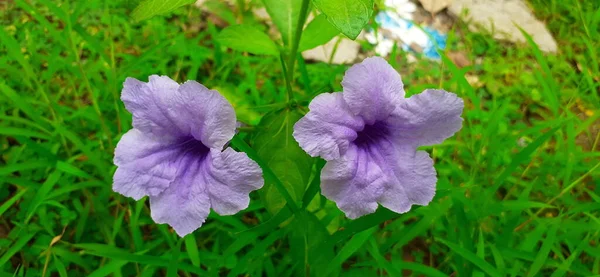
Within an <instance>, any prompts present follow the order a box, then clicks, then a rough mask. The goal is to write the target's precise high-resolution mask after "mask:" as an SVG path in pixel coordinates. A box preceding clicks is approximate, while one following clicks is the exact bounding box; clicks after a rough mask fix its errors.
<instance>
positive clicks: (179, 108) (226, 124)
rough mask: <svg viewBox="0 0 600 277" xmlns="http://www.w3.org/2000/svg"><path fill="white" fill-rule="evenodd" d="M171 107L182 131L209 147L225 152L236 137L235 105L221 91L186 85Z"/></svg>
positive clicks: (170, 100) (193, 82)
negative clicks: (223, 149)
mask: <svg viewBox="0 0 600 277" xmlns="http://www.w3.org/2000/svg"><path fill="white" fill-rule="evenodd" d="M167 104H168V106H169V111H170V114H171V115H172V116H173V118H174V120H175V122H176V123H177V125H178V126H179V128H180V129H182V130H184V132H186V133H188V134H191V135H192V136H194V138H196V139H197V140H200V141H202V143H203V144H204V145H206V146H207V147H209V148H219V149H222V148H223V146H225V144H226V143H227V142H228V141H229V140H231V138H233V135H234V134H235V128H236V117H235V111H234V109H233V106H231V104H230V103H229V102H228V101H227V99H225V97H223V96H222V95H221V94H219V92H217V91H216V90H209V89H208V88H206V87H205V86H203V85H202V84H200V83H198V82H196V81H187V82H185V83H184V84H182V85H181V86H180V87H179V91H178V93H177V94H175V95H173V96H172V97H169V98H168V99H167Z"/></svg>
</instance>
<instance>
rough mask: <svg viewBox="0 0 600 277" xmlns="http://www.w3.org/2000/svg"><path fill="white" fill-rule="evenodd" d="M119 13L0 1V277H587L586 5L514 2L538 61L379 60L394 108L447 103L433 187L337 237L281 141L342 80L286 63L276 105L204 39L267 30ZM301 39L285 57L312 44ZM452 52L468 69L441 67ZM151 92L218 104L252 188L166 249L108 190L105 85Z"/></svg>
mask: <svg viewBox="0 0 600 277" xmlns="http://www.w3.org/2000/svg"><path fill="white" fill-rule="evenodd" d="M361 1H362V0H361ZM138 2H139V1H104V0H89V1H64V0H59V1H50V0H31V1H29V0H15V1H10V0H9V1H1V2H0V14H1V18H0V20H1V21H0V23H1V24H0V275H1V276H61V277H62V276H164V275H166V276H308V275H311V276H337V275H344V276H401V275H415V276H449V275H452V276H592V275H599V274H600V246H599V243H600V242H599V239H598V237H599V232H600V218H599V217H600V188H599V187H600V186H599V185H600V178H599V176H600V170H599V167H600V152H599V149H600V145H599V144H600V142H599V141H600V133H599V131H598V130H599V129H600V119H599V118H600V96H599V94H600V84H599V83H600V55H599V53H598V49H600V33H599V32H600V30H599V28H600V2H598V1H584V0H581V1H576V0H568V1H559V0H531V1H529V4H530V5H531V6H532V7H533V9H534V10H535V13H536V15H537V16H538V18H540V19H542V20H544V21H545V22H546V23H547V25H548V27H549V28H550V30H551V32H552V33H553V34H554V36H555V37H556V38H557V40H558V43H559V47H560V52H559V53H558V54H551V55H545V54H543V53H541V52H540V51H539V50H538V49H537V47H536V46H535V45H533V44H532V43H529V44H522V45H510V44H505V43H501V42H497V41H495V40H493V39H491V36H490V34H487V33H482V32H471V31H468V28H467V27H466V26H465V25H463V24H461V23H459V24H457V25H456V26H455V28H454V29H453V30H452V31H451V32H450V34H449V43H448V45H449V47H448V48H449V49H448V50H447V52H446V53H444V57H443V61H442V63H441V64H440V63H436V62H431V61H427V60H419V61H417V62H416V63H412V64H409V63H408V62H407V58H406V56H405V54H404V53H402V52H401V51H399V50H397V51H394V52H393V53H392V55H391V57H389V61H390V63H391V64H392V65H393V66H394V67H395V68H396V69H398V70H399V71H400V73H401V74H402V76H403V80H404V82H405V86H406V88H407V91H408V94H409V95H411V94H414V93H419V92H421V91H422V90H423V89H425V88H431V87H440V88H445V89H447V90H449V91H453V92H455V93H457V94H458V95H460V96H461V97H462V98H463V99H465V102H466V107H465V112H464V118H465V123H464V127H463V129H462V130H461V131H460V132H459V133H458V134H457V135H455V136H454V137H453V138H452V139H449V140H448V141H446V142H445V143H444V144H442V145H438V146H435V147H429V148H425V149H426V150H427V151H429V152H430V153H432V156H433V157H434V159H435V164H436V169H437V172H438V176H439V181H438V190H437V194H436V197H435V199H434V200H433V202H432V203H431V204H430V205H429V206H426V207H418V208H414V209H413V210H412V211H410V212H408V213H406V214H402V215H398V214H394V213H392V212H390V211H388V210H385V209H383V208H381V207H380V209H379V210H378V211H377V212H376V213H375V214H372V215H369V216H365V217H362V218H360V219H357V220H353V221H350V220H348V219H345V218H344V216H343V214H342V213H341V212H340V211H339V210H338V209H337V208H336V207H335V204H334V203H332V202H330V201H327V200H326V199H325V198H323V197H321V196H320V194H319V193H318V190H319V184H318V172H319V169H320V168H321V167H322V166H323V162H322V161H320V160H316V159H310V158H308V157H306V156H303V153H302V152H299V151H297V150H298V149H297V148H296V146H295V145H293V144H289V143H292V142H293V141H288V140H286V137H287V138H288V139H289V130H288V129H287V127H289V124H291V123H293V122H294V121H295V119H294V118H297V114H298V113H300V114H301V113H303V112H306V104H307V103H308V101H309V100H310V99H312V97H314V96H315V95H317V94H318V93H320V92H326V91H339V90H340V89H341V87H340V85H339V83H340V81H341V78H342V76H343V73H344V71H345V70H346V69H347V66H343V65H328V64H325V63H309V62H306V61H303V60H301V59H299V60H298V65H297V69H298V70H297V72H296V74H295V76H293V77H294V79H295V80H297V83H296V84H295V85H294V86H293V87H292V88H291V89H292V91H293V98H292V99H289V101H288V99H287V97H288V96H287V95H286V85H285V82H284V81H283V80H284V73H283V72H282V70H281V67H280V63H281V61H280V59H279V57H278V56H255V55H251V54H247V53H243V52H237V51H231V50H228V49H227V48H225V47H223V46H222V45H221V43H222V42H223V41H222V39H219V33H220V28H219V27H217V26H215V24H214V22H226V23H229V24H234V23H236V22H237V23H240V22H243V23H245V24H246V23H247V24H250V25H251V26H253V28H256V29H257V30H258V31H259V32H263V31H266V30H267V29H266V26H265V25H264V24H260V23H258V22H257V21H256V19H254V17H253V16H252V14H251V13H250V12H249V11H248V8H249V4H248V3H246V4H244V1H237V4H238V6H237V7H236V8H235V9H234V10H230V9H227V8H226V7H225V6H224V5H223V4H222V3H221V2H218V1H209V3H207V4H206V5H207V7H209V8H210V9H211V10H213V11H214V12H215V13H216V14H218V15H219V17H220V18H218V19H217V20H215V19H214V18H212V19H211V18H209V17H208V15H207V14H206V13H201V12H200V11H199V10H198V9H196V8H194V7H191V6H186V7H183V8H179V9H176V10H175V11H174V12H172V13H169V14H167V15H166V16H159V17H153V18H151V19H149V20H146V21H141V22H134V21H133V20H132V19H131V17H130V15H131V13H132V11H133V10H134V8H135V7H136V6H137V4H138ZM179 2H181V3H182V4H184V2H185V3H188V2H191V1H179ZM256 2H258V1H252V2H251V5H255V4H257V3H256ZM318 2H323V3H325V1H318ZM359 2H360V1H359ZM362 2H368V1H362ZM157 3H158V2H157ZM213 17H214V16H213ZM317 18H319V17H317ZM319 20H321V21H323V18H320V19H319ZM338 23H339V22H338ZM339 24H344V23H343V22H342V23H339ZM315 29H317V28H315ZM330 29H331V28H329V29H327V30H329V31H328V32H330V31H331V30H330ZM307 32H308V30H307ZM286 37H287V35H286ZM311 38H314V39H313V40H309V41H306V42H301V45H300V49H304V48H303V46H302V45H318V44H320V43H322V42H324V41H327V35H325V36H324V38H323V37H316V36H311ZM304 40H306V38H304ZM226 43H227V42H226ZM303 43H304V44H303ZM245 46H246V45H241V46H240V47H245ZM363 46H364V48H365V49H367V50H368V49H371V48H372V47H371V46H369V45H367V44H365V45H363ZM238 50H244V49H238ZM262 50H265V51H271V52H272V51H273V50H272V49H270V50H269V48H267V49H262ZM457 52H459V53H464V54H466V58H467V59H468V60H471V61H475V60H479V62H478V63H475V64H474V65H470V66H466V67H458V66H457V65H455V64H454V62H453V59H451V58H450V57H451V56H452V55H453V54H455V53H457ZM151 74H162V75H168V76H171V77H172V78H173V79H175V80H177V81H180V82H182V81H185V80H188V79H195V80H198V81H200V82H201V83H203V84H204V85H206V86H207V87H210V88H215V89H218V90H219V91H220V92H221V93H222V94H223V95H225V97H227V98H228V99H229V100H230V101H231V102H232V103H233V104H234V106H235V108H236V112H237V114H238V119H239V120H240V121H242V122H244V123H246V125H245V127H243V128H242V131H241V132H240V133H239V134H238V135H237V136H236V137H235V139H234V140H233V141H232V143H231V145H232V146H233V147H235V148H237V149H238V150H241V151H245V152H247V153H248V154H249V155H250V156H251V157H252V158H254V159H256V160H257V161H258V162H259V163H260V164H261V166H263V167H266V168H269V169H270V170H269V171H265V179H266V186H265V189H264V190H263V191H260V192H256V193H253V194H252V197H253V201H252V202H251V204H250V207H249V208H248V209H246V210H245V211H243V212H240V213H239V214H237V215H235V216H228V217H222V216H219V215H217V214H214V213H212V214H211V215H210V217H209V219H208V220H207V222H206V223H205V224H204V226H203V227H202V228H200V229H199V230H198V231H196V232H195V233H193V234H192V235H188V236H186V237H185V238H184V239H179V238H178V237H177V236H176V235H175V234H174V233H173V232H172V230H170V229H169V227H168V226H166V225H157V224H155V223H153V222H152V220H151V218H150V216H149V215H150V212H149V208H148V204H147V201H143V200H142V201H138V202H135V201H133V200H132V199H128V198H124V197H122V196H120V195H118V194H116V193H114V192H112V190H111V183H112V180H111V179H112V173H113V172H114V166H113V164H112V156H113V152H112V149H114V146H115V145H116V143H117V142H118V140H119V138H120V136H121V134H123V133H124V132H125V131H127V130H128V129H129V128H131V115H130V114H129V113H128V112H127V111H126V110H125V109H124V107H123V105H122V103H121V102H120V100H119V93H120V90H121V85H122V82H123V81H124V79H125V78H126V77H128V76H130V77H135V78H138V79H141V80H145V79H146V78H147V76H149V75H151ZM473 76H477V77H478V80H474V78H473ZM265 115H266V116H265ZM263 116H264V117H263ZM261 119H264V120H262V122H261ZM273 124H276V125H279V126H281V128H273V127H272V125H273ZM286 126H287V127H286ZM269 148H271V149H269ZM278 149H285V151H284V152H280V153H278V152H277V151H278ZM294 165H295V166H297V170H296V168H293V166H294ZM294 184H297V185H294ZM290 187H291V188H292V189H289V188H290ZM298 188H301V189H298ZM284 192H288V194H289V195H288V196H287V197H289V198H290V199H291V200H292V201H290V202H291V203H288V205H287V206H285V205H286V204H285V203H286V202H285V200H286V197H285V195H284ZM290 192H293V193H290ZM261 198H262V200H261ZM264 199H271V200H268V201H267V202H265V201H264Z"/></svg>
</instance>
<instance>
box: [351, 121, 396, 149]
mask: <svg viewBox="0 0 600 277" xmlns="http://www.w3.org/2000/svg"><path fill="white" fill-rule="evenodd" d="M389 133H390V130H389V128H388V126H387V125H386V124H385V123H384V122H381V121H377V122H375V123H373V124H370V125H365V127H364V128H363V129H362V131H359V132H357V133H356V139H355V140H354V143H355V144H356V145H358V146H366V145H371V144H374V143H377V142H378V141H380V140H382V139H385V138H386V137H387V136H388V135H389Z"/></svg>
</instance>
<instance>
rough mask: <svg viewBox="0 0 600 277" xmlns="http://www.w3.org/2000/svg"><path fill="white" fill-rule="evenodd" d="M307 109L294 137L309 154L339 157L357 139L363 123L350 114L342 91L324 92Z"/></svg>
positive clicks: (326, 157)
mask: <svg viewBox="0 0 600 277" xmlns="http://www.w3.org/2000/svg"><path fill="white" fill-rule="evenodd" d="M309 109H310V111H309V112H308V113H307V114H306V116H304V117H303V118H301V119H300V120H299V121H298V122H297V123H296V124H295V125H294V133H293V136H294V138H295V139H296V141H298V144H299V145H300V147H302V149H304V151H306V152H307V153H308V154H309V155H311V156H313V157H316V156H320V157H322V158H323V159H325V160H333V159H337V158H339V157H340V156H341V155H343V154H344V153H346V150H347V149H348V145H349V144H350V142H351V141H353V140H354V139H355V138H356V130H360V129H362V127H363V125H364V123H363V121H362V119H361V118H360V117H357V116H354V115H352V113H351V112H350V110H349V108H348V105H346V103H345V101H344V98H343V96H342V94H341V93H339V92H336V93H323V94H320V95H318V96H317V97H315V98H314V99H313V100H312V101H311V102H310V105H309Z"/></svg>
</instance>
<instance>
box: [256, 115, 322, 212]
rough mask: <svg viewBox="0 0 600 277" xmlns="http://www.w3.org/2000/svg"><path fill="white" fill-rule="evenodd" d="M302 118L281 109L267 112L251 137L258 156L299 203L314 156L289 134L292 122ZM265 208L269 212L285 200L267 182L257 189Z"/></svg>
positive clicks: (276, 208) (277, 209)
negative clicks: (305, 150)
mask: <svg viewBox="0 0 600 277" xmlns="http://www.w3.org/2000/svg"><path fill="white" fill-rule="evenodd" d="M300 117H302V114H300V113H299V112H298V111H293V110H289V109H286V110H283V111H279V112H274V113H270V114H267V115H265V116H264V117H263V119H262V120H261V122H260V124H259V127H258V132H257V133H256V135H255V136H254V139H253V144H254V149H256V152H257V154H258V156H260V157H261V158H262V159H263V160H265V161H266V162H267V164H268V166H269V167H270V168H271V169H272V170H273V172H274V173H275V175H277V177H279V179H280V180H281V182H282V183H283V186H284V187H285V189H286V190H287V191H288V192H289V194H290V195H291V197H292V199H293V200H294V201H296V202H300V201H301V200H302V197H303V195H304V191H305V190H306V186H307V185H308V178H309V176H310V172H311V167H312V161H313V159H311V158H310V156H308V155H307V154H306V153H305V152H304V150H302V149H301V148H300V146H298V143H297V142H296V140H294V138H293V137H292V132H293V127H294V123H296V121H298V119H299V118H300ZM260 194H261V196H262V198H263V199H264V204H265V207H266V208H267V210H268V211H269V212H271V213H272V214H275V213H277V211H279V210H280V209H281V208H282V207H283V206H284V205H285V203H286V201H285V199H284V198H283V196H282V195H281V193H279V191H278V190H277V188H276V187H275V185H274V184H272V183H271V182H269V181H266V182H265V186H264V187H263V188H262V189H261V190H260Z"/></svg>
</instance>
